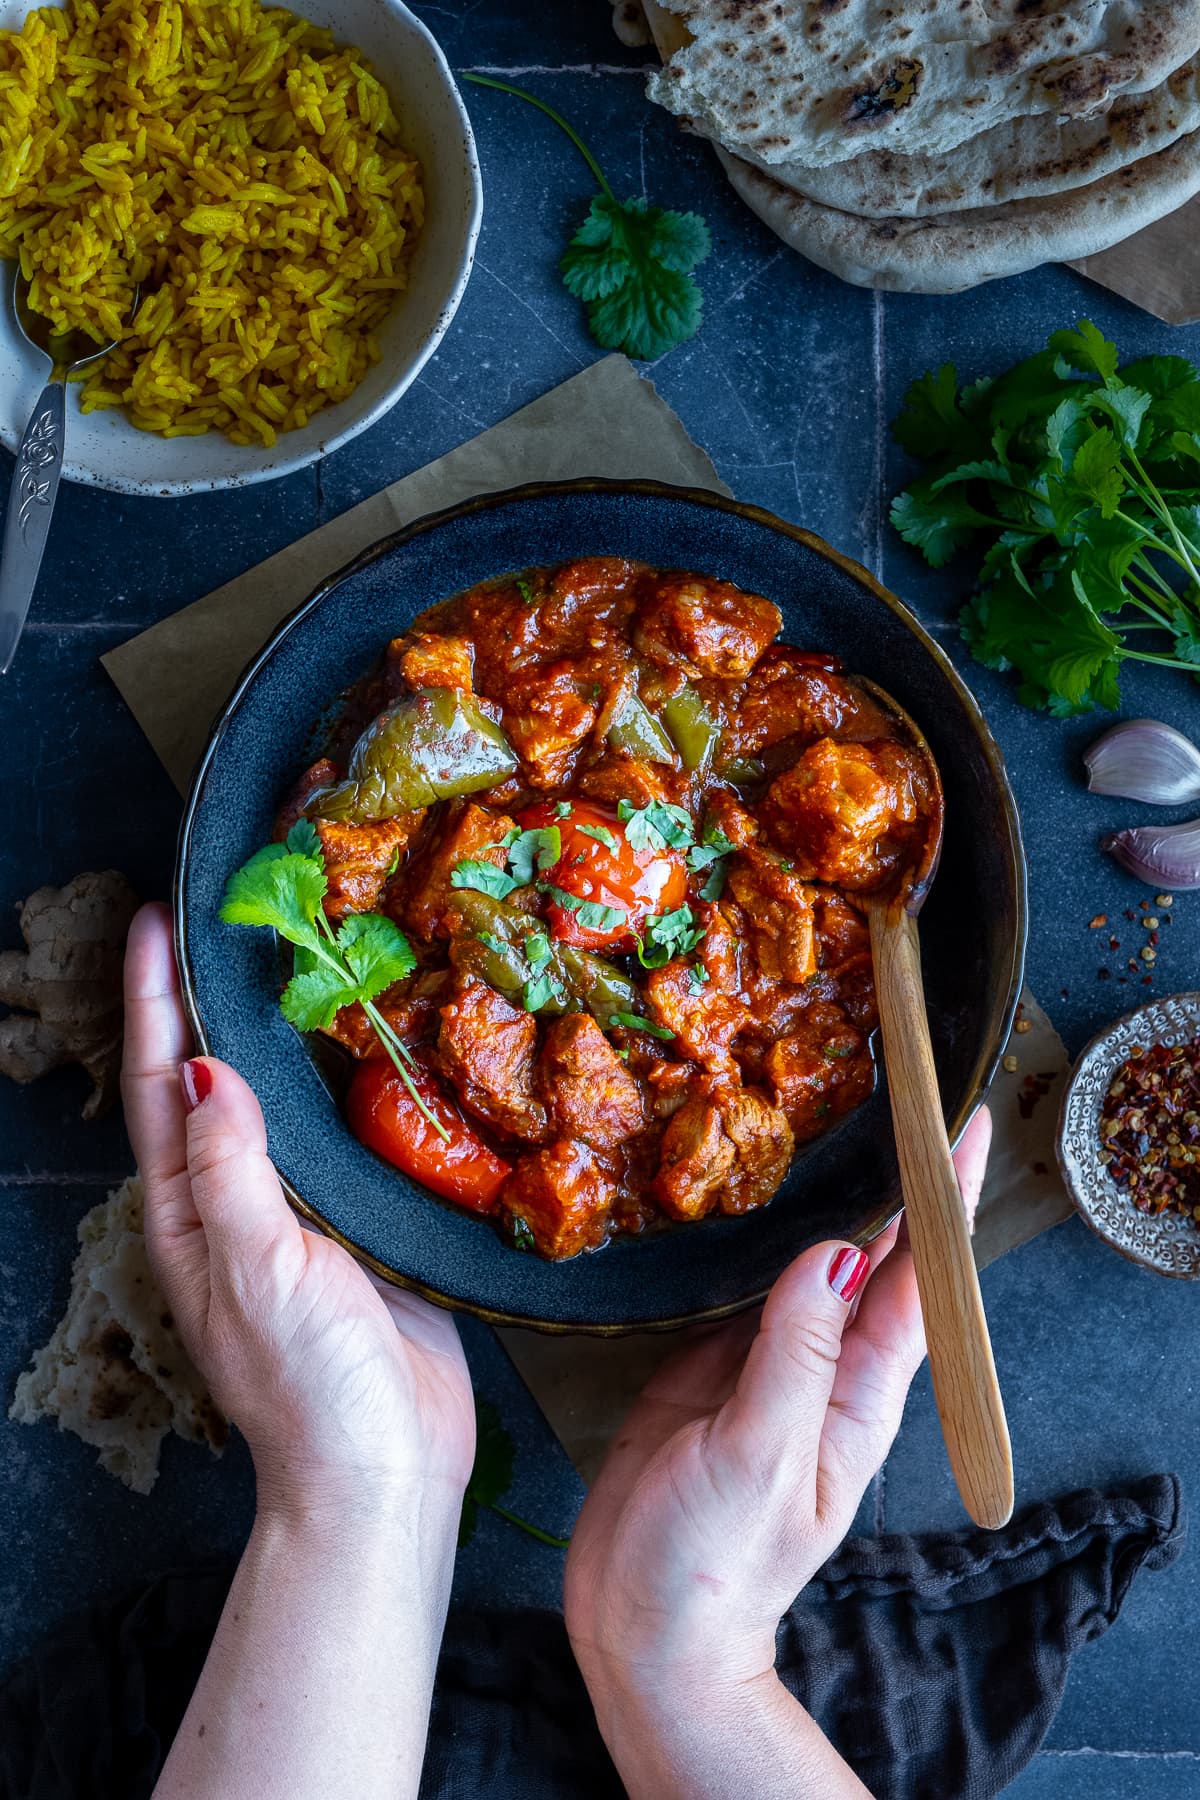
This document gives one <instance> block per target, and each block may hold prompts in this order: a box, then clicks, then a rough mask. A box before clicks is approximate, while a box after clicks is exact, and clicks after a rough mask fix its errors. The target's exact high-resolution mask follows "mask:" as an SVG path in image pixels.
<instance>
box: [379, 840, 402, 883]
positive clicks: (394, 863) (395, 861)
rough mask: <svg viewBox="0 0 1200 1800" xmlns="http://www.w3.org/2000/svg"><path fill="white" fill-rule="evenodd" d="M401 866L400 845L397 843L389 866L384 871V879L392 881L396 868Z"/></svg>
mask: <svg viewBox="0 0 1200 1800" xmlns="http://www.w3.org/2000/svg"><path fill="white" fill-rule="evenodd" d="M399 867H400V846H399V844H397V845H396V848H395V849H394V850H393V851H392V855H391V861H390V862H389V863H388V866H387V868H386V869H385V870H384V871H383V879H384V880H385V881H390V880H391V878H392V876H393V875H394V874H395V873H396V870H397V869H398V868H399Z"/></svg>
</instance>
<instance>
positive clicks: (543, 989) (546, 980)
mask: <svg viewBox="0 0 1200 1800" xmlns="http://www.w3.org/2000/svg"><path fill="white" fill-rule="evenodd" d="M562 997H563V994H562V989H561V987H560V986H559V984H558V982H557V981H555V979H554V977H553V975H551V974H550V973H549V972H548V971H544V972H543V973H542V974H540V975H532V976H530V978H529V980H528V981H527V982H526V983H525V986H524V988H523V989H522V990H521V1004H522V1006H523V1007H524V1008H525V1011H526V1012H530V1013H535V1012H540V1011H541V1010H542V1008H543V1006H549V1004H550V1002H551V1001H552V1000H561V999H562Z"/></svg>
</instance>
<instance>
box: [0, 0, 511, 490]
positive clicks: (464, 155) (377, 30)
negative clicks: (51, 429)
mask: <svg viewBox="0 0 1200 1800" xmlns="http://www.w3.org/2000/svg"><path fill="white" fill-rule="evenodd" d="M29 10H30V8H29V4H28V0H0V27H4V28H7V29H9V30H12V29H17V28H19V27H20V24H21V21H22V20H23V18H24V17H25V14H26V13H27V12H28V11H29ZM294 10H296V11H298V12H302V13H303V14H304V16H305V17H306V18H309V19H311V20H312V21H313V23H314V24H317V25H326V26H329V27H330V28H331V29H332V30H333V31H335V32H336V34H337V37H338V41H339V42H342V43H351V44H355V45H357V46H358V47H359V48H360V49H361V50H362V51H363V53H364V55H365V56H366V57H367V58H368V60H369V61H370V62H371V64H372V66H373V67H374V69H375V71H376V73H377V74H378V75H379V77H380V79H381V80H382V81H383V82H384V83H385V85H386V86H387V89H388V92H389V93H390V94H391V97H392V103H393V105H394V107H395V109H396V114H397V117H398V118H399V120H400V126H401V132H402V134H403V142H404V144H405V146H406V148H409V149H411V150H413V151H415V152H416V154H417V156H418V157H419V158H420V160H421V164H422V168H423V172H424V181H425V195H426V219H425V226H424V230H423V231H422V234H421V238H420V241H419V243H418V246H417V250H416V253H415V255H414V257H413V264H412V284H411V286H410V287H409V289H408V291H407V292H406V293H403V294H401V295H400V296H399V297H398V299H397V302H396V304H395V306H394V307H393V308H392V311H391V312H390V313H389V315H388V317H387V319H386V320H385V321H384V324H383V326H382V327H381V329H380V332H379V337H380V342H381V347H382V350H383V360H382V362H380V363H378V364H377V365H376V366H375V367H374V368H373V369H372V370H371V371H370V372H369V374H368V375H367V376H366V377H365V379H364V380H363V381H362V382H361V384H360V385H359V386H358V387H357V388H356V389H355V391H354V393H353V394H351V396H350V398H349V399H348V400H344V401H342V403H341V405H339V406H330V407H328V408H326V410H325V411H323V412H321V413H318V415H317V417H316V418H315V419H314V420H313V421H312V423H311V424H310V425H308V426H306V427H305V429H304V430H303V431H289V432H286V433H284V434H282V435H281V436H280V438H279V440H278V442H277V443H276V445H275V447H274V449H273V450H266V449H264V448H262V446H258V447H255V446H254V445H240V444H231V443H230V442H229V441H228V439H227V438H225V437H224V436H223V435H222V434H220V433H218V432H209V433H208V434H207V435H206V436H205V437H199V438H169V439H168V438H161V437H158V436H156V435H154V434H152V433H147V432H142V431H136V430H135V429H134V427H133V426H132V425H131V424H130V423H129V422H128V420H127V419H126V418H125V416H124V414H123V413H120V412H104V413H91V414H89V415H88V416H87V417H86V418H85V417H83V415H82V414H81V413H80V412H79V408H78V403H77V402H76V401H74V400H72V401H69V402H68V413H67V440H66V456H65V459H64V462H63V474H64V475H65V476H66V478H67V479H68V481H84V482H88V483H90V484H91V485H92V486H95V487H102V488H112V489H114V490H115V491H117V492H119V493H124V494H162V495H173V494H192V493H197V492H200V491H203V490H205V489H211V488H232V487H246V486H248V485H249V484H250V483H251V482H254V481H268V480H270V479H271V478H272V477H274V476H276V475H289V474H291V473H292V472H293V471H294V470H296V469H302V468H304V467H305V465H306V464H308V463H312V462H315V461H316V460H317V458H318V457H319V456H324V455H325V454H326V453H327V452H328V451H330V450H336V449H337V448H338V447H339V445H341V444H344V443H347V442H348V441H349V439H350V438H352V437H355V436H357V434H358V433H359V432H360V431H365V430H366V428H367V426H368V425H374V424H375V422H376V421H377V420H378V419H381V418H382V417H383V415H384V413H386V412H387V411H388V409H389V408H390V407H392V406H394V405H395V404H396V402H397V400H399V398H400V396H401V395H402V394H403V393H404V390H405V389H406V388H407V387H408V385H409V383H410V382H412V381H413V380H414V379H415V378H416V376H417V375H418V374H419V373H420V371H421V369H422V368H423V367H424V365H425V363H426V362H427V361H428V359H429V357H430V356H432V355H433V352H434V351H435V350H436V349H437V346H438V344H439V343H440V342H441V340H442V337H443V335H444V333H445V331H446V328H447V326H448V325H449V323H450V321H451V319H452V318H453V317H454V314H455V312H456V310H457V308H458V303H459V301H460V300H461V298H462V294H463V289H464V288H465V287H466V284H467V278H468V276H469V275H470V273H471V262H472V259H473V257H474V254H475V239H476V237H477V235H478V232H479V218H480V212H481V210H482V206H483V191H482V186H481V183H480V177H479V162H478V159H477V157H476V154H475V140H474V137H473V136H472V133H471V125H470V121H469V119H468V118H467V113H466V108H465V107H464V106H463V102H462V96H461V95H460V93H459V91H458V88H457V87H456V86H455V83H454V78H453V76H452V75H451V73H450V69H449V66H448V64H447V62H446V59H445V57H444V56H443V55H442V52H441V50H440V49H439V48H438V46H437V44H436V42H435V41H434V39H433V38H432V37H431V36H430V34H429V32H428V31H427V30H426V28H425V26H424V25H422V24H421V22H420V20H419V19H417V18H415V17H414V16H413V14H412V13H411V12H410V11H409V10H408V8H407V6H404V5H402V4H401V0H307V3H305V0H299V3H298V4H297V5H296V6H295V8H294ZM13 266H14V265H12V264H7V263H0V288H2V290H3V292H2V304H0V442H3V444H4V446H5V448H6V449H8V450H10V451H15V450H16V447H17V444H18V443H19V441H20V437H21V433H22V432H23V431H24V429H25V423H26V420H27V419H28V417H29V414H30V412H31V410H32V408H33V404H34V402H35V400H36V399H37V396H38V392H39V389H40V386H41V383H42V381H43V379H44V370H45V364H44V363H42V362H41V361H40V359H39V358H38V356H37V355H36V353H35V352H34V351H32V350H30V348H29V346H28V345H27V344H26V343H25V342H24V340H23V339H22V338H21V336H20V334H19V333H18V331H17V328H16V325H15V323H14V322H13V318H12V304H11V294H12V279H13V277H12V269H13Z"/></svg>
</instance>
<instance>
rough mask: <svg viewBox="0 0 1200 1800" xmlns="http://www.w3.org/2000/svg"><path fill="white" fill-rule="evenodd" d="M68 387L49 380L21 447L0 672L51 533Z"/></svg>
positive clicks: (5, 556)
mask: <svg viewBox="0 0 1200 1800" xmlns="http://www.w3.org/2000/svg"><path fill="white" fill-rule="evenodd" d="M66 393H67V384H66V382H65V380H63V379H62V378H61V377H59V378H57V379H54V380H51V381H49V382H48V383H47V384H46V386H45V387H44V388H43V389H42V393H41V398H40V399H39V400H38V403H37V405H36V406H35V407H34V409H33V413H32V415H31V417H30V420H29V423H28V425H27V426H26V427H25V435H24V437H23V438H22V439H21V447H20V449H19V450H18V451H17V466H16V468H15V469H14V471H13V482H12V491H11V492H10V494H9V497H8V513H7V515H6V517H5V520H4V548H3V550H2V551H0V675H7V674H8V671H9V668H10V667H11V665H12V659H13V657H14V656H15V655H16V651H17V643H18V640H19V639H20V636H21V632H22V630H23V628H24V625H25V618H26V614H27V613H28V611H29V603H30V601H31V600H32V599H33V590H34V586H35V584H36V582H37V578H38V570H39V569H40V568H41V566H42V552H43V551H44V550H45V548H46V539H47V537H48V536H49V535H50V516H51V514H52V513H53V511H54V499H55V495H56V494H57V493H58V479H59V476H60V475H61V474H62V454H63V434H64V430H65V427H66Z"/></svg>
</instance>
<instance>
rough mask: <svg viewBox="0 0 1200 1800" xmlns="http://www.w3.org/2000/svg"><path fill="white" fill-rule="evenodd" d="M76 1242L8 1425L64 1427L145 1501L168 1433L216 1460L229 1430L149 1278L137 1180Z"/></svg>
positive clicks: (94, 1216) (88, 1222)
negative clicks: (56, 1314)
mask: <svg viewBox="0 0 1200 1800" xmlns="http://www.w3.org/2000/svg"><path fill="white" fill-rule="evenodd" d="M78 1235H79V1255H78V1256H77V1257H76V1259H75V1265H74V1268H73V1269H72V1271H71V1297H70V1299H69V1300H68V1302H67V1310H66V1312H65V1313H64V1315H63V1317H62V1318H61V1319H60V1320H59V1322H58V1324H57V1325H56V1326H55V1328H54V1332H53V1335H52V1336H51V1338H50V1341H49V1343H47V1344H45V1345H43V1347H42V1348H41V1349H40V1350H38V1351H36V1352H35V1353H34V1358H33V1366H32V1368H30V1369H27V1370H26V1371H25V1373H24V1374H23V1375H21V1376H20V1377H19V1379H18V1381H17V1388H16V1394H15V1395H14V1398H13V1403H12V1406H11V1408H10V1409H9V1415H8V1416H9V1418H10V1419H16V1420H18V1421H19V1422H20V1423H22V1424H25V1425H32V1424H34V1423H35V1421H36V1420H38V1419H55V1420H57V1422H58V1425H59V1427H60V1429H61V1430H63V1431H73V1432H74V1433H75V1435H76V1436H77V1437H80V1438H82V1439H83V1441H84V1443H85V1444H92V1445H93V1446H94V1447H95V1448H96V1449H97V1450H98V1451H99V1452H100V1463H101V1466H102V1467H103V1468H105V1469H107V1470H108V1472H109V1473H110V1474H111V1475H116V1476H117V1477H118V1479H119V1480H121V1481H123V1482H125V1484H126V1485H127V1486H128V1487H131V1488H133V1489H134V1491H135V1492H136V1493H139V1494H148V1493H149V1492H150V1489H151V1488H152V1487H153V1486H154V1483H155V1481H156V1480H157V1477H158V1457H159V1451H160V1449H161V1447H162V1441H163V1438H164V1437H165V1436H166V1434H167V1432H168V1431H171V1430H174V1431H176V1432H178V1434H179V1435H180V1437H184V1438H188V1439H190V1440H191V1442H193V1443H198V1444H207V1445H208V1446H209V1448H210V1449H211V1450H212V1451H213V1452H214V1453H217V1454H219V1452H220V1451H221V1450H222V1449H223V1448H224V1445H225V1443H226V1440H227V1439H228V1436H229V1427H228V1425H227V1424H226V1422H225V1420H224V1418H223V1417H222V1416H221V1414H220V1413H219V1412H218V1410H217V1408H216V1406H215V1405H214V1404H213V1401H212V1398H211V1396H210V1395H209V1392H208V1389H207V1388H206V1386H205V1384H204V1382H203V1380H202V1378H201V1377H200V1375H199V1374H198V1373H197V1371H196V1369H195V1366H194V1365H193V1363H192V1361H191V1359H190V1358H189V1356H188V1354H187V1351H186V1350H185V1349H184V1347H183V1345H182V1343H181V1342H180V1339H179V1333H178V1331H177V1330H176V1327H175V1322H174V1320H173V1319H172V1317H171V1314H170V1313H169V1311H168V1310H167V1308H166V1305H165V1303H164V1301H163V1298H162V1295H161V1293H160V1292H159V1289H158V1285H157V1283H156V1282H155V1280H154V1277H153V1275H152V1274H151V1272H150V1265H149V1263H148V1262H147V1260H146V1240H145V1237H144V1236H143V1233H142V1187H141V1183H140V1181H138V1179H137V1177H136V1176H133V1177H131V1178H130V1179H129V1180H128V1181H127V1182H125V1184H124V1185H123V1186H122V1187H121V1188H119V1189H118V1190H117V1191H116V1192H115V1193H113V1194H110V1195H109V1197H108V1199H107V1200H106V1201H104V1202H103V1203H102V1204H101V1205H99V1206H94V1207H93V1208H92V1210H91V1212H89V1213H85V1215H84V1217H83V1218H82V1219H81V1220H80V1222H79V1234H78Z"/></svg>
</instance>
